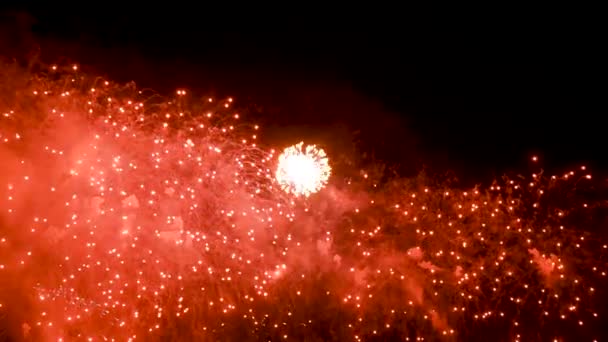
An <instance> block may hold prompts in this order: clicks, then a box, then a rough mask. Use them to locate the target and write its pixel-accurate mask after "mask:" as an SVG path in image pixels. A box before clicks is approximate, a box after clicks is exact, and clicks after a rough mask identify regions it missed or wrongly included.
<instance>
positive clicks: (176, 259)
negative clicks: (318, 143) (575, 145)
mask: <svg viewBox="0 0 608 342" xmlns="http://www.w3.org/2000/svg"><path fill="white" fill-rule="evenodd" d="M60 69H61V68H50V69H49V71H48V73H47V74H37V75H31V74H27V73H25V72H23V71H20V70H18V69H17V68H15V67H13V66H2V69H1V70H0V71H2V74H1V77H2V79H1V82H0V85H1V88H0V90H1V91H2V94H0V100H1V102H0V115H1V116H0V158H1V160H2V169H1V170H0V208H1V210H2V212H1V213H0V324H1V325H0V336H2V337H5V336H4V335H6V336H9V337H11V338H15V339H17V338H24V337H25V338H31V339H33V340H53V341H57V340H64V341H68V340H93V341H104V340H235V339H242V340H258V339H260V340H325V341H327V340H340V341H345V340H351V341H360V340H391V339H401V340H408V339H409V340H420V339H423V338H428V339H433V340H435V339H447V340H451V339H452V340H453V339H457V340H469V339H473V338H480V337H483V338H493V337H496V338H498V337H505V336H508V337H511V338H512V339H515V340H520V339H521V340H529V339H532V340H549V339H554V338H559V337H564V336H565V337H568V336H588V337H589V338H590V339H593V338H595V337H596V334H597V333H598V332H600V331H601V317H602V311H601V309H602V305H601V301H600V300H599V298H601V292H602V291H600V290H601V288H602V287H603V284H605V281H604V279H605V278H606V277H605V276H606V270H605V266H606V265H605V259H604V255H605V251H606V250H607V248H608V246H607V245H606V244H605V243H604V242H603V241H602V240H601V239H600V237H598V236H597V235H596V234H593V233H591V232H590V228H592V227H594V225H595V226H597V222H596V221H594V220H593V217H594V213H595V212H596V211H597V210H599V209H601V205H600V203H601V202H599V201H597V200H595V201H594V200H590V199H589V196H588V193H586V192H584V191H586V190H585V189H590V188H591V186H593V184H594V179H593V178H592V177H591V174H590V173H589V172H588V170H586V169H585V168H584V167H583V168H580V169H578V170H576V171H572V172H568V173H564V174H561V175H555V176H546V175H543V174H542V173H540V172H538V173H536V174H533V175H532V176H531V177H515V178H514V179H510V178H505V179H503V180H501V181H500V182H496V183H494V184H492V185H491V186H489V187H487V188H475V189H467V190H463V189H459V188H455V187H449V186H447V185H445V183H441V182H438V181H436V180H434V179H432V178H427V177H424V176H420V177H418V178H414V179H403V178H393V179H391V180H390V181H384V182H382V183H381V182H380V181H379V179H380V177H377V176H375V175H374V173H373V172H371V170H370V171H369V172H367V173H366V172H362V177H360V179H350V180H348V181H344V182H341V184H345V185H344V186H342V185H341V186H337V185H332V184H331V182H328V178H329V174H330V168H329V165H328V159H327V156H326V155H325V153H324V152H323V151H322V150H320V149H317V148H316V147H314V146H307V147H304V145H303V143H300V144H298V145H295V146H292V147H290V148H287V149H286V150H285V152H284V153H283V154H281V155H280V156H278V157H277V156H275V154H274V153H273V150H272V149H271V148H266V147H263V146H260V145H259V144H258V143H257V142H256V141H257V135H258V127H257V126H255V125H251V126H249V125H246V124H242V123H239V122H240V121H239V120H240V115H239V114H238V112H236V111H235V110H234V109H233V106H234V104H233V101H232V99H227V100H221V101H220V100H217V99H204V101H195V100H194V99H193V98H191V97H190V96H189V94H188V93H187V92H186V91H184V90H179V91H177V93H176V95H175V96H173V97H170V98H160V97H158V96H150V95H146V94H144V93H142V92H140V91H139V90H137V88H135V87H134V86H131V85H127V86H122V85H116V84H113V83H111V82H109V81H105V80H100V79H97V78H91V77H87V76H86V75H83V74H81V73H79V71H78V70H77V69H78V68H76V67H74V68H69V70H65V69H63V70H60ZM535 162H537V161H536V160H535ZM333 177H334V178H337V177H339V175H335V174H334V175H333ZM583 190H584V191H583ZM286 193H287V194H286ZM312 193H316V195H315V196H309V195H310V194H312ZM286 196H287V197H288V198H287V199H286ZM301 197H308V199H307V200H302V198H301ZM3 334H4V335H3ZM488 336H492V337H488Z"/></svg>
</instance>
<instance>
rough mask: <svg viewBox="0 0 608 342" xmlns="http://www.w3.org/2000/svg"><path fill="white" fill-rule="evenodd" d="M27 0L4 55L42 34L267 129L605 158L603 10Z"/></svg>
mask: <svg viewBox="0 0 608 342" xmlns="http://www.w3.org/2000/svg"><path fill="white" fill-rule="evenodd" d="M13 13H14V12H13ZM19 13H20V14H19V15H14V14H7V15H4V16H3V22H4V23H3V25H2V28H1V30H2V31H3V33H2V35H1V36H0V37H1V38H3V40H4V43H3V45H0V47H1V48H2V49H4V50H5V53H3V54H4V55H7V54H8V55H10V54H13V55H14V54H19V53H21V54H23V52H24V51H32V49H36V48H40V52H41V54H42V56H43V58H44V59H45V60H47V61H53V60H59V59H60V58H61V59H63V60H70V61H76V62H79V63H80V64H81V65H83V66H87V67H88V68H90V69H91V70H94V71H95V72H97V73H101V74H103V75H107V76H109V77H111V78H112V79H116V80H118V81H130V80H135V81H136V82H137V83H138V84H139V85H140V86H144V87H151V88H153V89H156V90H158V91H159V92H165V93H169V92H173V91H174V90H175V89H176V88H180V87H185V88H188V89H191V90H192V91H193V92H195V93H199V94H200V95H206V94H215V95H217V96H220V97H227V96H235V97H236V98H237V103H238V104H240V105H243V106H249V107H251V108H254V109H253V110H252V112H256V113H252V116H255V117H256V119H259V120H261V121H262V122H263V125H264V127H265V128H266V131H265V132H266V134H267V135H268V137H269V138H268V139H269V140H270V141H273V139H274V141H277V142H281V143H284V142H287V141H289V139H293V140H298V138H299V136H302V137H304V138H310V139H312V140H318V141H319V142H320V143H323V144H326V145H329V146H330V148H329V149H330V150H331V146H332V145H333V146H334V148H335V149H339V148H343V146H348V144H349V143H350V142H351V141H354V140H359V141H361V142H362V146H363V148H364V149H367V150H368V151H374V153H375V154H376V155H377V156H378V157H379V158H381V159H383V160H386V161H388V162H390V163H399V164H401V165H405V166H406V167H405V169H406V171H407V172H409V171H412V170H416V169H419V168H420V166H421V165H422V164H427V165H431V166H432V167H434V168H435V169H439V170H440V169H451V170H454V171H455V172H456V173H457V174H459V175H460V176H461V177H463V178H466V176H465V175H471V177H473V178H474V177H479V176H483V175H484V174H486V175H487V174H492V173H493V172H499V173H501V172H504V171H506V170H510V169H520V170H521V167H522V166H525V164H526V161H527V160H528V158H529V156H531V155H532V154H539V155H540V156H542V157H543V158H544V159H545V161H546V164H548V166H550V167H555V168H561V167H567V166H570V165H578V164H579V163H581V162H582V163H591V164H594V165H595V166H598V167H601V168H604V169H605V168H606V166H608V164H607V163H606V160H605V158H604V152H603V150H604V147H605V146H606V143H605V142H604V141H605V138H604V134H603V132H604V131H605V124H604V123H603V122H604V116H605V114H606V105H605V101H604V98H605V94H606V87H605V80H606V67H605V60H606V59H605V57H606V55H605V54H604V53H603V47H602V45H603V41H604V42H605V39H602V34H601V32H600V31H598V30H597V29H595V28H594V25H593V24H594V23H593V22H585V20H582V21H580V20H579V21H576V22H574V21H571V20H566V19H567V18H565V19H564V20H562V19H557V20H551V21H548V20H547V21H545V20H544V19H542V18H541V17H533V18H532V20H527V21H526V22H525V23H524V22H523V21H521V20H519V19H520V18H511V19H508V20H504V21H500V22H499V23H493V19H492V18H488V19H487V20H485V22H475V23H471V22H467V23H466V25H460V24H464V23H459V20H458V18H456V20H455V22H456V23H454V24H452V23H449V24H446V23H443V24H442V25H438V24H437V23H438V22H440V21H441V20H439V19H438V20H437V22H435V21H432V20H430V21H426V20H420V22H416V23H415V24H412V23H409V24H403V25H401V24H400V22H396V23H395V24H392V25H376V24H374V23H373V22H371V21H370V22H365V21H364V20H362V21H361V22H360V23H359V24H360V25H358V27H356V28H355V26H354V25H352V23H351V24H349V25H344V26H342V25H340V24H339V23H334V25H332V26H333V27H332V28H333V30H326V29H325V28H327V27H325V26H323V27H322V25H317V23H316V22H315V21H314V20H312V18H309V17H306V16H300V17H293V18H292V17H281V20H280V23H278V24H273V25H269V24H268V20H269V19H272V18H273V16H272V15H269V14H268V13H266V14H265V15H264V16H258V15H257V14H253V13H250V14H248V15H246V16H244V18H246V19H247V20H244V19H243V18H241V17H236V16H235V15H233V14H231V13H230V12H221V13H211V14H203V13H202V12H200V11H194V10H188V9H181V10H180V9H179V8H177V9H173V10H171V11H164V9H160V10H156V11H149V10H142V11H138V12H131V11H117V10H100V11H97V10H89V11H86V12H81V13H77V14H75V13H69V12H65V11H63V12H59V11H49V10H47V9H45V10H35V9H34V10H32V9H26V10H23V11H21V12H19ZM117 13H122V14H117ZM381 19H382V18H378V17H374V20H381ZM391 19H392V17H391ZM405 21H406V20H405V19H404V22H405ZM462 21H463V22H464V21H465V20H464V19H463V20H462ZM326 26H327V25H326ZM465 26H466V27H465ZM262 27H263V28H264V29H262ZM336 29H341V30H338V31H337V30H336ZM604 38H605V37H604ZM256 115H257V116H256ZM353 132H359V133H358V134H354V133H353ZM289 142H297V141H289ZM490 177H491V176H490Z"/></svg>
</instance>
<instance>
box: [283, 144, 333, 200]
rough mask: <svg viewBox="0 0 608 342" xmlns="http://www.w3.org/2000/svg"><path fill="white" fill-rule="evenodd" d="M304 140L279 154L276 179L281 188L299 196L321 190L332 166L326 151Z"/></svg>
mask: <svg viewBox="0 0 608 342" xmlns="http://www.w3.org/2000/svg"><path fill="white" fill-rule="evenodd" d="M303 144H304V142H300V143H299V144H296V145H294V146H290V147H288V148H286V149H285V150H284V151H283V153H282V154H281V155H280V156H279V163H278V167H277V171H276V180H277V181H278V182H279V184H280V185H281V188H282V189H283V190H284V191H286V192H288V193H292V194H294V195H297V196H310V194H312V193H315V192H317V191H319V190H321V189H322V188H323V187H324V186H325V185H326V184H327V180H328V179H329V175H330V173H331V167H330V166H329V164H328V159H327V156H326V155H325V151H323V150H322V149H317V148H316V146H314V145H307V146H306V147H305V148H304V149H303V148H302V146H303Z"/></svg>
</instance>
